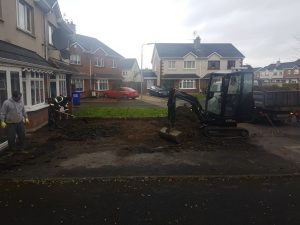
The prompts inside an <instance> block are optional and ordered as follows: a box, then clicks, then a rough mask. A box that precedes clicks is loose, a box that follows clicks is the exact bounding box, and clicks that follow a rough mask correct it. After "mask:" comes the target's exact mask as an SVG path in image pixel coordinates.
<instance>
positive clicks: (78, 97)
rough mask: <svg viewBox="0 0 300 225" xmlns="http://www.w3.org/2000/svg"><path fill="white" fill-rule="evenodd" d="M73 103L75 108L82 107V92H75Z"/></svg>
mask: <svg viewBox="0 0 300 225" xmlns="http://www.w3.org/2000/svg"><path fill="white" fill-rule="evenodd" d="M72 103H73V105H74V106H78V105H80V92H78V91H75V92H73V93H72Z"/></svg>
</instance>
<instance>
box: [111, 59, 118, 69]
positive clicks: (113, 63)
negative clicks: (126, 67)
mask: <svg viewBox="0 0 300 225" xmlns="http://www.w3.org/2000/svg"><path fill="white" fill-rule="evenodd" d="M112 68H117V62H116V61H115V60H114V59H113V61H112Z"/></svg>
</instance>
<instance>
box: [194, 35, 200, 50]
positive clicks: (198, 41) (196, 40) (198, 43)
mask: <svg viewBox="0 0 300 225" xmlns="http://www.w3.org/2000/svg"><path fill="white" fill-rule="evenodd" d="M200 43H201V38H200V37H199V35H197V37H196V38H195V40H194V47H195V49H196V50H199V49H200Z"/></svg>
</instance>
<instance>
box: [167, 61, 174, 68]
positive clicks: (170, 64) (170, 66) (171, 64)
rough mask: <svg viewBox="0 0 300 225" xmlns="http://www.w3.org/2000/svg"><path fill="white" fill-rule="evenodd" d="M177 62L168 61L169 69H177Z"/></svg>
mask: <svg viewBox="0 0 300 225" xmlns="http://www.w3.org/2000/svg"><path fill="white" fill-rule="evenodd" d="M175 62H176V61H168V69H175V68H176V67H175Z"/></svg>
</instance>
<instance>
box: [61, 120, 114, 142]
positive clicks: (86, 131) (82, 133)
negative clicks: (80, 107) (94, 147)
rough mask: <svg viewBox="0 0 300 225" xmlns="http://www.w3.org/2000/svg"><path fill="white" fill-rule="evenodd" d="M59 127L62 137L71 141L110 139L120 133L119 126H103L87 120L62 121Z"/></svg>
mask: <svg viewBox="0 0 300 225" xmlns="http://www.w3.org/2000/svg"><path fill="white" fill-rule="evenodd" d="M60 126H61V129H60V134H61V135H62V137H63V138H65V139H66V140H71V141H80V140H87V139H96V138H97V137H111V136H115V135H118V134H119V133H120V126H118V125H112V124H110V125H104V124H101V123H100V124H99V122H96V121H95V120H87V119H71V120H64V121H62V122H61V123H60Z"/></svg>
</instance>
